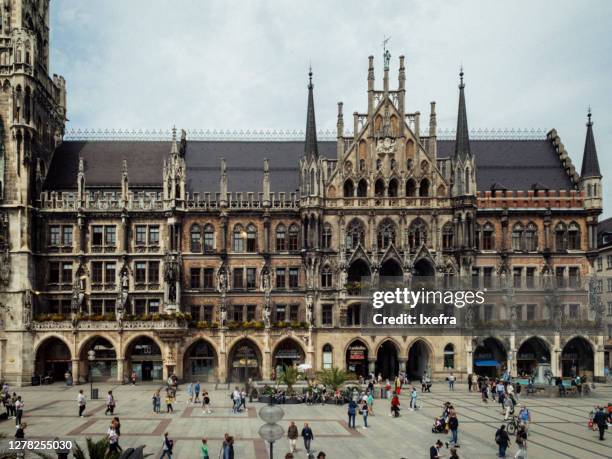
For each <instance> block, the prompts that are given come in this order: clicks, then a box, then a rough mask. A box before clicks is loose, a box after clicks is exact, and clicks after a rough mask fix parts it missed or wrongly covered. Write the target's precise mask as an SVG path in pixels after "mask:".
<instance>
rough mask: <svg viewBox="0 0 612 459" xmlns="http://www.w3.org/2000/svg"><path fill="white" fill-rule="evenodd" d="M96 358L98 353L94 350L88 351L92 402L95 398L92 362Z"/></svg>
mask: <svg viewBox="0 0 612 459" xmlns="http://www.w3.org/2000/svg"><path fill="white" fill-rule="evenodd" d="M95 358H96V351H94V350H93V349H90V350H89V351H87V360H88V363H89V398H90V399H91V400H93V398H94V393H93V373H92V372H91V362H93V361H94V359H95Z"/></svg>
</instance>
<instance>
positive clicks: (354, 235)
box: [346, 220, 365, 250]
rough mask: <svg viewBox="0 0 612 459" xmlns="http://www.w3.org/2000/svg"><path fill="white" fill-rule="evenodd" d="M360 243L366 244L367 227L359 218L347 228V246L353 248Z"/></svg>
mask: <svg viewBox="0 0 612 459" xmlns="http://www.w3.org/2000/svg"><path fill="white" fill-rule="evenodd" d="M359 244H361V245H364V244H365V229H364V228H363V224H362V223H361V222H360V221H359V220H353V221H352V222H351V223H350V224H349V226H348V228H347V229H346V248H347V249H349V250H353V249H356V248H357V246H358V245H359Z"/></svg>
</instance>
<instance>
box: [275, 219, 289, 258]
mask: <svg viewBox="0 0 612 459" xmlns="http://www.w3.org/2000/svg"><path fill="white" fill-rule="evenodd" d="M284 250H287V230H286V228H285V225H283V224H282V223H281V224H280V225H278V226H277V227H276V251H277V252H282V251H284Z"/></svg>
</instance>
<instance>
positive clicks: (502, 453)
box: [495, 425, 510, 457]
mask: <svg viewBox="0 0 612 459" xmlns="http://www.w3.org/2000/svg"><path fill="white" fill-rule="evenodd" d="M495 443H497V446H499V454H498V455H497V457H506V449H508V446H509V445H510V437H509V436H508V432H506V426H505V425H502V426H501V427H500V428H499V429H497V432H495Z"/></svg>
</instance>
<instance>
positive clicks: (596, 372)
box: [593, 335, 606, 381]
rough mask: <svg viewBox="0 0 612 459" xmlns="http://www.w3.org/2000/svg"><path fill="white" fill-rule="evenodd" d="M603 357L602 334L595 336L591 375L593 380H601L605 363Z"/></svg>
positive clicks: (604, 355)
mask: <svg viewBox="0 0 612 459" xmlns="http://www.w3.org/2000/svg"><path fill="white" fill-rule="evenodd" d="M605 357H606V354H605V351H604V343H603V336H601V335H600V336H598V337H597V346H596V347H595V355H594V356H593V365H594V367H593V376H594V377H595V380H601V381H603V378H604V366H605V364H606V362H605Z"/></svg>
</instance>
